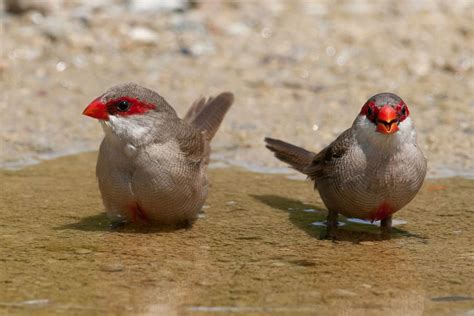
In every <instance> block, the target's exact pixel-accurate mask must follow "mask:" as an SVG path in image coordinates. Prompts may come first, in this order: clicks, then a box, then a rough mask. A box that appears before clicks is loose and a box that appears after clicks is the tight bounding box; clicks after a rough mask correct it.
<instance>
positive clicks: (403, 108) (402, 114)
mask: <svg viewBox="0 0 474 316" xmlns="http://www.w3.org/2000/svg"><path fill="white" fill-rule="evenodd" d="M395 111H397V114H398V117H399V118H398V121H399V122H402V121H403V120H405V119H406V118H407V117H408V115H410V110H408V106H407V105H406V104H405V102H403V101H400V103H398V104H397V106H396V108H395Z"/></svg>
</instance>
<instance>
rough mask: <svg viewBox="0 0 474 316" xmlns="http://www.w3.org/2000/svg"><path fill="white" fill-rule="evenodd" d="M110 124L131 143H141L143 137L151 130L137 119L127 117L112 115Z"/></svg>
mask: <svg viewBox="0 0 474 316" xmlns="http://www.w3.org/2000/svg"><path fill="white" fill-rule="evenodd" d="M109 125H110V127H111V129H112V130H113V132H114V133H115V134H116V135H117V136H119V137H121V138H123V140H125V141H127V142H130V143H133V144H135V143H139V142H140V140H141V139H143V137H144V136H145V135H146V134H148V133H149V132H150V128H149V127H146V126H143V125H141V124H140V123H139V122H138V121H137V120H134V119H133V118H127V117H116V116H113V115H111V116H110V118H109Z"/></svg>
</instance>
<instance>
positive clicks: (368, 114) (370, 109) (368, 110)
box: [367, 106, 372, 116]
mask: <svg viewBox="0 0 474 316" xmlns="http://www.w3.org/2000/svg"><path fill="white" fill-rule="evenodd" d="M371 115H372V108H371V107H370V106H368V107H367V116H371Z"/></svg>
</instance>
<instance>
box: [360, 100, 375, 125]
mask: <svg viewBox="0 0 474 316" xmlns="http://www.w3.org/2000/svg"><path fill="white" fill-rule="evenodd" d="M378 111H379V109H378V108H377V106H376V105H375V102H374V101H372V100H371V101H368V102H367V103H366V104H364V106H363V107H362V109H361V110H360V115H365V116H367V118H368V119H369V120H371V121H372V122H374V121H375V118H376V117H377V113H378Z"/></svg>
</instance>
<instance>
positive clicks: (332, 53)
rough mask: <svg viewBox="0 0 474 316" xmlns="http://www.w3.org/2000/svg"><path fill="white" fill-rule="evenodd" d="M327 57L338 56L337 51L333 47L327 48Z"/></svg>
mask: <svg viewBox="0 0 474 316" xmlns="http://www.w3.org/2000/svg"><path fill="white" fill-rule="evenodd" d="M326 55H328V56H331V57H332V56H334V55H336V49H335V48H334V47H332V46H328V47H326Z"/></svg>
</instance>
